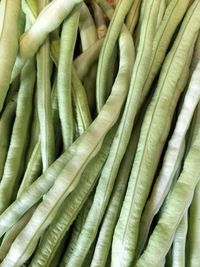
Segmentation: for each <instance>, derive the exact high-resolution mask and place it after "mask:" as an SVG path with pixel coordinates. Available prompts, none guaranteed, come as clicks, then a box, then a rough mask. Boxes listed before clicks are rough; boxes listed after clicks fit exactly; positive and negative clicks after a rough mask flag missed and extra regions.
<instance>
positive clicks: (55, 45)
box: [50, 29, 60, 68]
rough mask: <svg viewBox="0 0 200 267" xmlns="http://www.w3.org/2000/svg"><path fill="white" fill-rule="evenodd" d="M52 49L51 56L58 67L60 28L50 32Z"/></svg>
mask: <svg viewBox="0 0 200 267" xmlns="http://www.w3.org/2000/svg"><path fill="white" fill-rule="evenodd" d="M50 49H51V57H52V60H53V62H54V64H55V65H56V67H57V68H58V61H59V54H60V36H59V29H56V30H55V31H53V32H52V33H51V34H50Z"/></svg>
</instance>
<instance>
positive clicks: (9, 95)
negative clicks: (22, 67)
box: [1, 77, 20, 113]
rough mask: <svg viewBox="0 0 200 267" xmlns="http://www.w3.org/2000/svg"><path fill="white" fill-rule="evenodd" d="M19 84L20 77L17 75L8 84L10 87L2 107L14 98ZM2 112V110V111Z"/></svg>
mask: <svg viewBox="0 0 200 267" xmlns="http://www.w3.org/2000/svg"><path fill="white" fill-rule="evenodd" d="M19 86H20V77H17V78H16V79H15V80H14V81H13V82H12V83H11V84H10V88H9V91H8V93H7V96H6V99H5V102H4V109H5V107H6V105H7V104H8V103H9V102H10V101H12V100H13V98H16V96H17V93H18V91H19ZM1 113H3V110H2V112H1Z"/></svg>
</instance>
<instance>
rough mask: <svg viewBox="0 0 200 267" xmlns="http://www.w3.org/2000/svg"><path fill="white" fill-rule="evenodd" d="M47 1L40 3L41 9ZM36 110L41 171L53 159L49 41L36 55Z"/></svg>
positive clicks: (53, 142) (53, 139)
mask: <svg viewBox="0 0 200 267" xmlns="http://www.w3.org/2000/svg"><path fill="white" fill-rule="evenodd" d="M48 2H49V1H47V0H43V1H40V8H41V9H42V8H43V7H44V6H45V5H46V4H47V3H48ZM37 88H38V90H37V97H38V98H37V109H38V118H39V125H40V142H41V154H42V164H43V171H44V170H46V169H47V168H48V166H49V165H50V164H51V163H52V162H53V161H54V159H55V136H54V127H53V118H52V103H51V60H50V45H49V39H48V38H47V40H46V41H45V43H44V44H43V45H42V46H41V47H40V49H39V51H38V53H37Z"/></svg>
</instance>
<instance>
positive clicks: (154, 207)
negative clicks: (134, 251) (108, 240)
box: [138, 39, 200, 252]
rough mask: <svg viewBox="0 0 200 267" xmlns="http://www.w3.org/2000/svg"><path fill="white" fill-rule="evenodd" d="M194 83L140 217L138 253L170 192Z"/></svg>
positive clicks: (199, 93) (197, 94) (197, 95)
mask: <svg viewBox="0 0 200 267" xmlns="http://www.w3.org/2000/svg"><path fill="white" fill-rule="evenodd" d="M194 40H195V39H194ZM193 48H194V44H193V45H192V46H191V50H190V52H189V55H188V60H187V63H186V65H185V68H184V70H183V73H182V75H181V77H180V78H179V82H178V85H177V88H180V90H182V88H184V87H185V85H186V83H187V81H188V77H189V69H190V62H191V58H192V54H193ZM197 75H198V73H196V76H197ZM194 82H196V77H195V74H194V77H193V80H192V81H191V85H190V86H189V88H188V90H187V92H186V95H185V98H184V102H183V105H182V107H181V111H180V114H179V116H178V119H177V123H176V126H175V129H174V132H173V134H172V136H171V138H170V140H169V143H168V147H167V149H166V152H165V155H164V159H163V164H162V166H161V170H160V172H159V175H158V177H157V178H156V180H155V184H154V186H153V189H152V192H151V195H150V197H149V199H148V201H147V203H146V206H145V208H144V211H143V214H142V217H141V230H140V233H141V235H140V237H139V241H138V242H139V243H138V250H139V251H140V250H142V248H143V246H144V243H145V241H146V238H147V235H148V231H149V228H150V226H151V222H152V220H153V217H154V216H155V214H156V213H157V212H158V210H159V209H160V207H161V205H162V204H163V201H164V199H165V197H166V195H167V194H168V192H169V190H170V187H171V184H172V182H173V179H174V175H175V173H176V171H177V167H178V162H179V157H180V155H181V147H182V145H183V142H184V140H185V136H186V133H187V130H188V128H189V125H190V122H191V120H192V116H193V113H194V110H195V108H196V106H197V103H198V101H199V99H200V90H198V88H195V87H194V86H193V84H194ZM192 99H194V100H192ZM140 252H141V251H140Z"/></svg>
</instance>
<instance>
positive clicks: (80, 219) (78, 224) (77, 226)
mask: <svg viewBox="0 0 200 267" xmlns="http://www.w3.org/2000/svg"><path fill="white" fill-rule="evenodd" d="M93 198H94V192H91V194H90V196H89V197H88V199H87V200H86V202H85V204H84V205H83V208H82V209H81V211H80V213H79V214H78V216H77V218H76V220H75V222H74V224H73V225H72V229H71V238H70V240H69V243H68V244H67V249H66V250H65V253H64V256H63V258H62V263H61V265H65V264H67V262H68V260H69V258H70V256H71V255H72V253H73V251H74V250H75V249H76V246H77V241H78V238H79V236H80V233H81V230H82V229H83V227H84V223H85V221H86V218H87V215H88V212H89V210H90V208H91V205H92V201H93ZM91 247H93V250H94V248H95V243H94V242H93V244H92V245H91ZM91 247H90V250H89V252H88V254H92V255H93V251H92V249H91ZM92 255H90V257H88V255H87V256H86V258H85V261H84V263H83V266H90V264H89V263H88V261H91V258H92ZM86 261H87V264H86Z"/></svg>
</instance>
